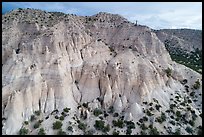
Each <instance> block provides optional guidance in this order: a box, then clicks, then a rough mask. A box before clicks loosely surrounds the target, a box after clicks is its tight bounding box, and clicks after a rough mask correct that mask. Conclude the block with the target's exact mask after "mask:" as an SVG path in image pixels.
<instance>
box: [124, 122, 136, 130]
mask: <svg viewBox="0 0 204 137" xmlns="http://www.w3.org/2000/svg"><path fill="white" fill-rule="evenodd" d="M125 123H126V125H127V128H130V129H133V128H135V123H134V122H132V121H126V122H125Z"/></svg>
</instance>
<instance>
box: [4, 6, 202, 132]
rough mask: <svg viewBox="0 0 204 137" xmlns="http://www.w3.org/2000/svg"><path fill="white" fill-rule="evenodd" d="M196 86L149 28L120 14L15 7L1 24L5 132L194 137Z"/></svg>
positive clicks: (198, 121) (198, 104)
mask: <svg viewBox="0 0 204 137" xmlns="http://www.w3.org/2000/svg"><path fill="white" fill-rule="evenodd" d="M201 80H202V76H201V75H200V74H199V73H197V72H195V71H193V70H191V69H190V68H187V67H185V66H183V65H180V64H178V63H176V62H174V61H172V60H171V58H170V55H169V53H168V52H167V50H166V48H165V46H164V44H163V43H162V41H160V39H159V38H158V37H157V35H156V33H155V32H154V31H152V29H150V28H149V27H146V26H141V25H135V24H133V23H130V22H129V21H128V20H127V19H125V18H123V17H121V16H120V15H113V14H109V13H104V12H100V13H98V14H96V15H93V16H87V17H83V16H76V15H69V14H63V13H55V12H45V11H41V10H33V9H18V10H14V11H12V12H10V13H7V14H5V15H3V18H2V126H3V127H2V132H3V134H19V133H21V134H23V133H24V132H25V131H27V132H28V134H38V133H39V132H40V129H39V128H38V126H41V128H42V129H41V131H42V130H44V132H45V133H46V134H175V133H177V132H178V131H177V128H180V129H181V130H180V131H179V133H180V134H197V132H199V131H200V130H199V129H200V126H201V127H202V117H201V116H200V115H201V114H202V97H201V96H202V92H201V91H202V85H201V83H202V82H201ZM196 81H198V82H196ZM198 83H199V84H198ZM189 100H190V101H189ZM178 102H180V103H184V104H185V105H184V106H182V105H179V103H178ZM151 106H152V107H151ZM67 109H68V110H67ZM97 109H99V110H97ZM167 110H169V111H168V112H166V111H167ZM177 111H179V112H177ZM62 112H63V113H62ZM186 112H188V113H186ZM67 113H68V114H67ZM163 113H164V114H163ZM177 113H178V114H177ZM34 114H36V116H35V115H34ZM105 114H107V115H108V116H107V115H105ZM175 114H176V115H175ZM102 115H104V116H103V117H100V116H102ZM160 115H161V117H162V118H161V119H160ZM164 115H165V116H164ZM192 115H193V116H192ZM62 116H63V117H64V118H61V119H60V121H61V122H62V124H63V125H62V126H59V127H60V128H59V129H60V130H57V129H55V128H54V125H53V124H54V122H55V121H56V120H58V119H59V117H62ZM171 116H173V117H174V118H172V117H171ZM176 116H177V120H176ZM32 117H35V118H32ZM144 117H147V118H144ZM164 117H165V118H164ZM186 117H188V120H184V119H185V118H186ZM141 119H142V120H141ZM158 119H159V120H158ZM174 119H175V120H174ZM192 119H193V122H194V124H192V122H189V121H192ZM37 120H42V121H40V122H39V121H37ZM25 121H27V122H25ZM170 121H174V122H175V121H176V122H175V123H174V124H171V123H172V122H170ZM181 122H183V125H182V126H181V125H179V123H181ZM25 123H27V124H25ZM36 123H37V124H38V126H36ZM189 123H191V124H189ZM59 125H60V124H59ZM125 125H126V126H125ZM130 125H132V126H130ZM133 125H134V126H133ZM52 126H53V127H52ZM67 126H68V127H69V126H72V127H73V129H72V130H71V128H69V129H70V130H67V128H68V127H67ZM148 126H150V128H149V129H150V130H149V129H147V127H148ZM108 127H109V128H108ZM110 127H112V128H111V129H110ZM134 127H140V128H134ZM53 128H54V129H53ZM189 128H190V129H189ZM26 129H28V130H26ZM19 130H20V132H19ZM191 130H193V131H191ZM119 132H120V133H119Z"/></svg>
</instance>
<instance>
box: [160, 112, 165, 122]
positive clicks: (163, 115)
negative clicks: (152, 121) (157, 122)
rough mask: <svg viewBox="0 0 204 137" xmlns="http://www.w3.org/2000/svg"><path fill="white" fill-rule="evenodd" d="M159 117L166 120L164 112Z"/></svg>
mask: <svg viewBox="0 0 204 137" xmlns="http://www.w3.org/2000/svg"><path fill="white" fill-rule="evenodd" d="M161 119H162V121H165V120H166V115H165V113H163V112H162V113H161Z"/></svg>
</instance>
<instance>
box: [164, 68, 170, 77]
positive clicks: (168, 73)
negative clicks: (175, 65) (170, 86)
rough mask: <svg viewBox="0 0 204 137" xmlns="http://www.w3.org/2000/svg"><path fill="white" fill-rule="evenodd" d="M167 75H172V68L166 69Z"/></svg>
mask: <svg viewBox="0 0 204 137" xmlns="http://www.w3.org/2000/svg"><path fill="white" fill-rule="evenodd" d="M165 72H166V75H167V77H170V76H171V75H172V70H171V69H170V68H167V69H165Z"/></svg>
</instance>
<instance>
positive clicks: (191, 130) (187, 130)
mask: <svg viewBox="0 0 204 137" xmlns="http://www.w3.org/2000/svg"><path fill="white" fill-rule="evenodd" d="M185 130H186V132H188V133H193V129H192V128H191V127H189V126H187V127H186V129H185Z"/></svg>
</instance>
